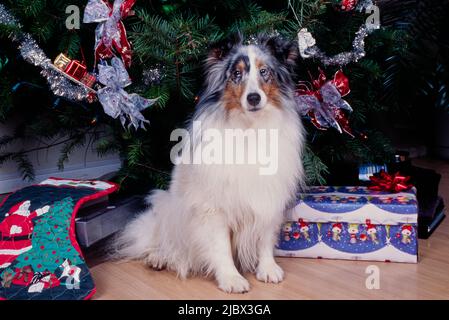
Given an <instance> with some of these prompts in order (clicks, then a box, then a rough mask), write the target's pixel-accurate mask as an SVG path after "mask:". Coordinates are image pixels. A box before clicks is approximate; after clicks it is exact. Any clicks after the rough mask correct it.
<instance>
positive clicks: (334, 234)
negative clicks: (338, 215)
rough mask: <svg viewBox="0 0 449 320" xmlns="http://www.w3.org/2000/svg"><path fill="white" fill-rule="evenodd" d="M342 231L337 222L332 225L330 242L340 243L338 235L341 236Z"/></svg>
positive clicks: (340, 225)
mask: <svg viewBox="0 0 449 320" xmlns="http://www.w3.org/2000/svg"><path fill="white" fill-rule="evenodd" d="M342 229H343V226H342V224H341V223H339V222H337V223H334V224H333V225H332V240H334V241H340V240H341V236H340V234H341V231H342Z"/></svg>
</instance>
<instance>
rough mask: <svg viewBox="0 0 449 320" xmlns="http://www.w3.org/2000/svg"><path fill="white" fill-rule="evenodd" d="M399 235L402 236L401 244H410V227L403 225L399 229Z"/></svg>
mask: <svg viewBox="0 0 449 320" xmlns="http://www.w3.org/2000/svg"><path fill="white" fill-rule="evenodd" d="M401 235H402V239H401V242H402V243H403V244H409V243H411V242H412V237H411V235H412V226H411V225H408V224H405V225H403V226H402V227H401Z"/></svg>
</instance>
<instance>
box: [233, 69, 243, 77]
mask: <svg viewBox="0 0 449 320" xmlns="http://www.w3.org/2000/svg"><path fill="white" fill-rule="evenodd" d="M232 75H233V76H234V78H240V77H241V76H242V73H241V72H240V71H239V70H235V71H234V73H233V74H232Z"/></svg>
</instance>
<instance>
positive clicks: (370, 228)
mask: <svg viewBox="0 0 449 320" xmlns="http://www.w3.org/2000/svg"><path fill="white" fill-rule="evenodd" d="M366 233H367V234H368V235H369V237H370V239H371V241H372V242H374V243H375V244H378V243H379V240H377V229H376V226H375V225H374V224H372V223H370V222H367V223H366Z"/></svg>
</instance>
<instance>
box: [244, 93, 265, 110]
mask: <svg viewBox="0 0 449 320" xmlns="http://www.w3.org/2000/svg"><path fill="white" fill-rule="evenodd" d="M246 99H247V100H248V103H249V104H250V105H252V106H253V107H255V106H257V105H258V104H259V102H260V100H261V97H260V94H258V93H250V94H249V95H248V96H247V97H246Z"/></svg>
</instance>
